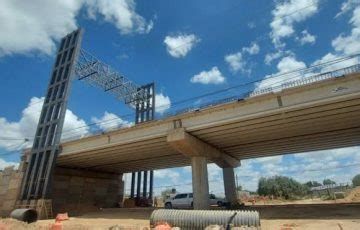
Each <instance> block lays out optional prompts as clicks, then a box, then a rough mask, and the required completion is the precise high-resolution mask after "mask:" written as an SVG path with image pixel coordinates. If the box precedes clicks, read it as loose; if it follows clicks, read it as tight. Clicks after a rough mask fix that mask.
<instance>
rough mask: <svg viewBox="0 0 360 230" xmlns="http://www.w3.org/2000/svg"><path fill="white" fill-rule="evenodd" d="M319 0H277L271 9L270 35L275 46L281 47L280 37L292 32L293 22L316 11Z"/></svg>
mask: <svg viewBox="0 0 360 230" xmlns="http://www.w3.org/2000/svg"><path fill="white" fill-rule="evenodd" d="M318 4H319V0H286V1H278V3H277V4H276V6H275V9H274V10H273V11H272V14H273V21H272V22H271V23H270V27H271V29H272V31H271V33H270V36H271V38H272V40H273V43H274V44H275V46H276V47H283V46H284V44H283V43H281V39H282V38H286V37H290V36H291V35H293V34H294V32H295V29H294V24H295V23H299V22H302V21H305V20H306V19H308V18H309V17H311V16H313V15H314V14H315V13H317V12H318Z"/></svg>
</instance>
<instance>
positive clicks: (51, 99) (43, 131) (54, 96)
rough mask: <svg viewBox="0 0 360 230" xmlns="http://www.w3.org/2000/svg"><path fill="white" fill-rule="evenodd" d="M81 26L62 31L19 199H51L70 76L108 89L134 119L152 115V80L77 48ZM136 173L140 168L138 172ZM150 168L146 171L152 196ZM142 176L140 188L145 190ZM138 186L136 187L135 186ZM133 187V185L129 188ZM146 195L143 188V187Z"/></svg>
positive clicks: (141, 119) (24, 200)
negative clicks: (142, 81)
mask: <svg viewBox="0 0 360 230" xmlns="http://www.w3.org/2000/svg"><path fill="white" fill-rule="evenodd" d="M82 36H83V30H82V29H78V30H76V31H73V32H72V33H70V34H68V35H66V36H65V37H64V38H63V39H62V40H61V43H60V46H59V49H58V51H57V55H56V61H55V63H54V66H53V69H52V72H51V76H50V82H49V85H48V88H47V92H46V96H45V100H44V104H43V107H42V111H41V115H40V119H39V123H38V126H37V130H36V134H35V139H34V143H33V146H32V149H31V152H30V155H29V161H28V162H29V163H28V166H27V168H26V172H25V174H24V177H23V181H22V187H21V191H20V200H22V202H23V203H29V202H30V200H35V201H36V200H40V199H51V185H52V183H51V182H52V181H51V179H52V174H53V171H54V167H55V164H56V159H57V155H58V154H59V152H60V148H59V146H60V138H61V133H62V128H63V124H64V120H65V113H66V109H67V101H68V97H69V93H70V88H71V82H72V79H73V78H74V76H77V79H78V80H84V81H86V82H88V83H90V84H91V85H94V86H97V87H99V88H101V89H103V90H104V91H105V92H109V93H112V94H113V95H115V96H116V97H117V98H118V99H119V100H123V101H124V102H125V104H127V105H129V106H130V108H134V109H135V110H136V111H135V123H136V124H138V123H141V122H145V121H150V120H153V119H154V114H155V86H154V83H151V84H147V85H144V86H137V85H136V84H134V83H133V82H132V81H130V80H129V79H127V78H126V77H124V76H123V75H121V74H120V73H118V72H117V71H115V70H114V69H113V68H111V67H110V66H109V65H107V64H105V63H104V62H102V61H101V60H99V59H97V58H96V57H95V56H93V55H91V54H90V53H88V52H87V51H85V50H84V49H82V48H81V41H82ZM139 173H140V172H139ZM152 178H153V172H152V171H150V193H149V197H150V198H152V186H153V185H152V184H153V183H152V182H153V179H152ZM145 183H147V182H145V180H144V190H146V185H145ZM138 188H139V187H138ZM132 189H133V188H132ZM144 194H145V196H146V191H145V193H144Z"/></svg>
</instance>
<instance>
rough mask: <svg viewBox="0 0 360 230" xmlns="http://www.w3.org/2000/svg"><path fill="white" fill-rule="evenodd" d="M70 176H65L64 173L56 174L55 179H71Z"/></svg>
mask: <svg viewBox="0 0 360 230" xmlns="http://www.w3.org/2000/svg"><path fill="white" fill-rule="evenodd" d="M70 178H71V177H70V176H64V175H55V176H54V181H70Z"/></svg>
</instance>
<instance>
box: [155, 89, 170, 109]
mask: <svg viewBox="0 0 360 230" xmlns="http://www.w3.org/2000/svg"><path fill="white" fill-rule="evenodd" d="M170 107H171V101H170V98H169V97H168V96H165V95H164V94H163V93H159V94H156V95H155V111H156V112H157V113H160V114H163V113H164V112H165V111H166V110H167V109H169V108H170Z"/></svg>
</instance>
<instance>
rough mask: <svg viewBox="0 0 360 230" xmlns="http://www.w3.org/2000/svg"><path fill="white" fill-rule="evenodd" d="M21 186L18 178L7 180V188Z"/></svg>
mask: <svg viewBox="0 0 360 230" xmlns="http://www.w3.org/2000/svg"><path fill="white" fill-rule="evenodd" d="M20 186H21V180H19V179H11V180H10V182H9V187H8V189H9V190H10V189H17V188H19V187H20Z"/></svg>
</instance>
